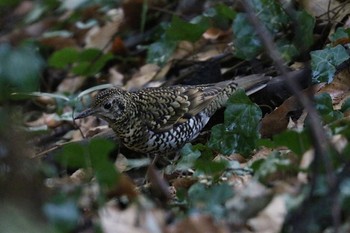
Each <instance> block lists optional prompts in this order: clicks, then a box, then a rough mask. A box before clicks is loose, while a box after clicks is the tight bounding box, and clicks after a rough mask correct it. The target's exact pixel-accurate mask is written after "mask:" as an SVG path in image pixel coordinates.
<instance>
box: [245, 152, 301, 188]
mask: <svg viewBox="0 0 350 233" xmlns="http://www.w3.org/2000/svg"><path fill="white" fill-rule="evenodd" d="M251 168H252V169H253V171H254V176H255V177H256V178H257V179H258V180H260V181H263V180H264V179H265V178H267V177H268V176H269V175H271V174H274V173H276V172H278V171H288V170H291V169H294V168H293V166H292V164H291V161H290V160H289V159H288V158H286V157H285V156H283V155H281V153H279V152H276V151H275V152H273V153H272V154H270V155H269V156H267V157H266V158H265V159H259V160H256V161H254V162H253V163H252V165H251Z"/></svg>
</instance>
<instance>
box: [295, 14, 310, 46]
mask: <svg viewBox="0 0 350 233" xmlns="http://www.w3.org/2000/svg"><path fill="white" fill-rule="evenodd" d="M295 21H296V28H295V37H294V39H293V41H294V44H295V45H296V47H297V48H298V49H299V51H305V50H307V49H308V48H309V47H310V46H311V45H312V44H313V31H314V27H315V19H314V18H313V17H312V16H311V15H309V14H308V13H307V12H306V11H297V12H295Z"/></svg>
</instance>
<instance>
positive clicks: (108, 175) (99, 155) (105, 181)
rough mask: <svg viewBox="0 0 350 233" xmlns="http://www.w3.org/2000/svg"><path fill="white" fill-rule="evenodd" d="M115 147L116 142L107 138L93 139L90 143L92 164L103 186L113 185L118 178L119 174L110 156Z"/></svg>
mask: <svg viewBox="0 0 350 233" xmlns="http://www.w3.org/2000/svg"><path fill="white" fill-rule="evenodd" d="M115 147H116V144H115V143H113V142H111V141H108V140H105V139H93V140H91V142H90V144H89V154H90V160H91V166H92V168H93V169H94V171H95V175H96V178H97V180H98V182H99V184H100V185H102V186H107V187H112V186H113V185H115V184H116V182H117V180H118V177H119V174H118V172H117V170H116V168H115V166H114V163H113V161H111V160H109V157H108V156H109V153H110V152H111V151H112V150H113V149H115Z"/></svg>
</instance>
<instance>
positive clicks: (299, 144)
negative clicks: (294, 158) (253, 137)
mask: <svg viewBox="0 0 350 233" xmlns="http://www.w3.org/2000/svg"><path fill="white" fill-rule="evenodd" d="M257 144H258V145H259V146H266V147H269V148H277V147H280V146H286V147H288V148H289V149H290V150H291V151H293V152H294V153H295V154H297V155H299V156H301V155H303V154H304V153H305V152H306V151H307V150H308V149H309V148H310V147H311V145H312V142H311V138H310V135H309V134H308V133H307V132H306V131H303V132H296V131H291V130H290V131H284V132H282V133H280V134H277V135H275V136H273V138H272V140H269V139H261V140H259V142H258V143H257Z"/></svg>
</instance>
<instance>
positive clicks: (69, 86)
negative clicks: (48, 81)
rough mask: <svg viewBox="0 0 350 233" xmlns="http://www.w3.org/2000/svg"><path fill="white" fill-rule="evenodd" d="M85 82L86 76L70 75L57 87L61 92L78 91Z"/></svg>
mask: <svg viewBox="0 0 350 233" xmlns="http://www.w3.org/2000/svg"><path fill="white" fill-rule="evenodd" d="M84 82H85V77H84V78H83V77H80V76H77V77H68V78H65V79H63V80H62V82H61V83H60V84H59V85H58V87H57V92H59V93H76V92H77V90H79V89H80V88H81V87H82V85H83V84H84Z"/></svg>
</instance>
